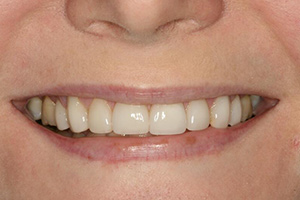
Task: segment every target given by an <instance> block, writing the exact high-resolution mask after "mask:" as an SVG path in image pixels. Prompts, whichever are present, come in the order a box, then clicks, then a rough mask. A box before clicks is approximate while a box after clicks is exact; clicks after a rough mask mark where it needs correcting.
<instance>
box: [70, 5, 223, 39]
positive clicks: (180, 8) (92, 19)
mask: <svg viewBox="0 0 300 200" xmlns="http://www.w3.org/2000/svg"><path fill="white" fill-rule="evenodd" d="M66 9H67V10H66V12H67V16H68V17H69V20H70V22H71V24H72V25H73V26H75V27H76V28H77V29H79V30H81V31H87V30H89V32H90V31H91V29H90V27H91V24H92V25H93V26H92V27H93V29H92V32H93V33H94V34H99V35H101V34H102V33H103V32H110V33H116V32H118V31H116V30H120V29H122V30H123V32H126V34H127V35H130V36H131V37H135V38H138V37H144V36H147V37H151V36H152V35H155V34H156V33H157V30H159V29H160V28H162V27H167V26H168V25H174V24H176V25H178V24H180V26H172V30H173V29H174V28H176V27H180V28H178V29H180V31H183V32H186V31H187V30H185V29H191V27H193V28H192V29H197V30H199V29H203V28H205V27H207V26H209V25H211V24H213V23H214V22H215V21H217V20H218V19H219V18H220V16H221V13H222V9H223V2H222V0H68V1H67V7H66ZM191 22H192V23H191ZM108 24H109V26H107V25H108ZM104 25H105V26H104ZM95 27H96V28H95ZM170 30H171V29H170ZM114 35H115V34H114Z"/></svg>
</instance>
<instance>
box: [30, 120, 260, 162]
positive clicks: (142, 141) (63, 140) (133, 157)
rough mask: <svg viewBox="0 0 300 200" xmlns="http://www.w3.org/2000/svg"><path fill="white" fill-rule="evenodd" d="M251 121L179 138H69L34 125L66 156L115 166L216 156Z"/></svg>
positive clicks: (243, 132)
mask: <svg viewBox="0 0 300 200" xmlns="http://www.w3.org/2000/svg"><path fill="white" fill-rule="evenodd" d="M260 117H261V116H258V117H256V118H254V119H251V120H249V121H247V122H246V123H242V124H240V125H237V126H235V127H231V128H227V129H214V128H211V127H210V128H208V129H206V130H203V131H197V132H186V133H184V134H182V135H172V136H156V137H145V138H130V137H128V138H127V137H84V138H69V137H64V136H61V135H59V134H56V133H54V132H52V131H50V130H48V129H46V128H45V127H42V126H40V125H38V124H36V123H35V125H37V126H38V127H39V128H40V129H41V130H42V131H43V132H44V133H46V136H47V137H48V138H49V139H50V140H51V141H52V142H53V143H54V144H55V145H57V146H58V148H61V149H63V150H64V151H66V152H67V153H69V154H70V155H73V156H79V157H81V158H83V159H87V160H91V161H102V162H107V163H112V164H113V163H118V162H128V161H156V160H180V159H186V158H190V157H195V156H201V155H207V154H217V153H219V152H221V151H223V150H224V149H225V147H226V146H227V145H229V144H230V143H232V142H234V141H236V140H237V139H238V138H239V137H241V136H242V135H244V134H245V133H246V132H247V130H248V128H249V126H252V125H253V124H254V122H255V121H257V118H260Z"/></svg>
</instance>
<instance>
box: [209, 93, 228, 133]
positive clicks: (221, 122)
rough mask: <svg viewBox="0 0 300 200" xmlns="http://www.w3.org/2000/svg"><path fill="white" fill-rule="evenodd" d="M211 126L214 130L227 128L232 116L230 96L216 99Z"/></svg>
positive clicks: (212, 108) (212, 109)
mask: <svg viewBox="0 0 300 200" xmlns="http://www.w3.org/2000/svg"><path fill="white" fill-rule="evenodd" d="M210 112H211V122H210V124H211V126H212V127H214V128H226V127H227V126H228V122H229V116H230V100H229V97H228V96H222V97H218V98H216V100H215V101H214V103H213V105H212V107H211V110H210Z"/></svg>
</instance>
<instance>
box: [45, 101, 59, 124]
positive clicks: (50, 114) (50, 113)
mask: <svg viewBox="0 0 300 200" xmlns="http://www.w3.org/2000/svg"><path fill="white" fill-rule="evenodd" d="M42 123H43V125H51V126H56V122H55V103H54V102H53V101H52V100H51V99H50V98H49V97H46V98H45V99H44V101H43V108H42Z"/></svg>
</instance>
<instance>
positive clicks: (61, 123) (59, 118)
mask: <svg viewBox="0 0 300 200" xmlns="http://www.w3.org/2000/svg"><path fill="white" fill-rule="evenodd" d="M55 121H56V124H57V128H58V130H61V131H63V130H66V129H68V128H70V126H69V122H68V118H67V111H66V109H65V107H64V106H63V105H62V104H61V103H60V101H59V100H57V101H56V106H55Z"/></svg>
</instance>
